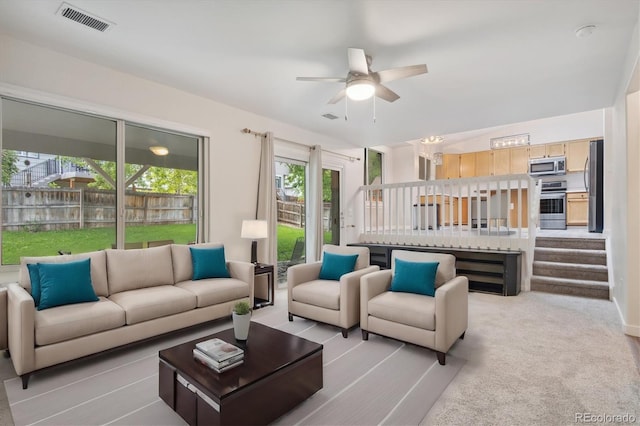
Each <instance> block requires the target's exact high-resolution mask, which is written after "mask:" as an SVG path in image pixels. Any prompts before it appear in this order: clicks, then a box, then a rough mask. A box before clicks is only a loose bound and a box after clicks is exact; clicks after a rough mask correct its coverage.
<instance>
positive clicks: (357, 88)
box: [347, 79, 376, 101]
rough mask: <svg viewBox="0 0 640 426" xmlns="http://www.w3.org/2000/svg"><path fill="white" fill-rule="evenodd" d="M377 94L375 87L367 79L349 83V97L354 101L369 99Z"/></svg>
mask: <svg viewBox="0 0 640 426" xmlns="http://www.w3.org/2000/svg"><path fill="white" fill-rule="evenodd" d="M375 92H376V88H375V86H374V85H373V83H372V82H371V81H369V80H367V79H355V80H352V81H350V82H349V83H347V96H348V97H349V99H351V100H352V101H363V100H365V99H369V98H370V97H372V96H373V94H374V93H375Z"/></svg>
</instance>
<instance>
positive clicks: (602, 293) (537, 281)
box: [531, 275, 609, 300]
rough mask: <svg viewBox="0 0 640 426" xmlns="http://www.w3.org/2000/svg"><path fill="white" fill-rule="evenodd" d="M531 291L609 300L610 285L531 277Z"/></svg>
mask: <svg viewBox="0 0 640 426" xmlns="http://www.w3.org/2000/svg"><path fill="white" fill-rule="evenodd" d="M531 290H532V291H543V292H545V293H555V294H568V295H572V296H582V297H592V298H595V299H606V300H609V283H606V282H602V281H588V280H572V279H567V278H556V277H541V276H536V275H534V276H532V277H531Z"/></svg>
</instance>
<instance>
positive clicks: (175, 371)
mask: <svg viewBox="0 0 640 426" xmlns="http://www.w3.org/2000/svg"><path fill="white" fill-rule="evenodd" d="M212 337H218V338H220V339H223V340H225V341H227V342H229V343H233V344H235V343H236V342H235V338H234V337H233V329H229V330H225V331H222V332H220V333H216V334H213V335H211V336H207V337H203V338H201V339H197V340H193V341H191V342H187V343H183V344H181V345H177V346H174V347H172V348H169V349H164V350H162V351H160V353H159V357H160V366H159V375H160V377H159V382H160V386H159V393H160V398H162V399H163V400H164V402H166V403H167V404H168V405H169V406H170V407H171V408H172V409H173V410H174V411H176V412H177V413H178V414H180V416H181V417H182V418H183V419H185V420H186V421H187V423H189V424H190V425H204V424H207V425H209V424H211V425H222V424H224V425H242V424H245V425H258V424H268V423H270V422H272V421H274V420H275V419H277V418H278V417H280V416H282V415H283V414H285V413H287V412H288V411H290V410H291V409H292V408H294V407H295V406H296V405H298V404H300V403H301V402H302V401H304V400H305V399H307V398H309V397H310V396H311V395H313V394H314V393H315V392H317V391H318V390H320V389H322V345H321V344H318V343H314V342H311V341H309V340H306V339H303V338H300V337H297V336H294V335H292V334H288V333H285V332H283V331H280V330H276V329H274V328H271V327H267V326H265V325H262V324H259V323H256V322H252V323H251V328H250V330H249V339H248V340H247V344H246V346H245V347H244V349H245V356H244V363H243V364H242V365H240V366H238V367H235V368H232V369H231V370H228V371H225V372H223V373H216V372H215V371H213V370H211V369H210V368H208V367H206V366H204V365H202V364H200V363H199V362H197V361H195V360H194V359H193V348H194V347H195V344H196V343H198V342H200V341H203V340H207V339H211V338H212Z"/></svg>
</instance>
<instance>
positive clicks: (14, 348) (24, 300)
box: [7, 283, 36, 375]
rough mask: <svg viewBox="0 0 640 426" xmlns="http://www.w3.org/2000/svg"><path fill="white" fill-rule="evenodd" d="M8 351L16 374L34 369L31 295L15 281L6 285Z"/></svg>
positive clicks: (32, 303) (34, 354) (33, 324)
mask: <svg viewBox="0 0 640 426" xmlns="http://www.w3.org/2000/svg"><path fill="white" fill-rule="evenodd" d="M7 314H8V316H7V325H8V335H9V352H10V353H11V359H12V361H13V366H14V368H15V370H16V373H17V374H18V375H22V374H24V373H29V372H31V371H33V370H34V369H35V363H36V350H35V334H36V333H35V315H36V307H35V303H34V301H33V298H32V297H31V295H30V294H29V293H28V292H27V291H26V290H25V289H24V288H22V287H20V286H19V285H18V284H16V283H11V284H9V285H7Z"/></svg>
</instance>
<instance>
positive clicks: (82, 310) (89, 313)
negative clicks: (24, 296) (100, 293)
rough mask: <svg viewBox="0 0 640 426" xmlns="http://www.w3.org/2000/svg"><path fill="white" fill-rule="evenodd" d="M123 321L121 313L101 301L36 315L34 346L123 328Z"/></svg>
mask: <svg viewBox="0 0 640 426" xmlns="http://www.w3.org/2000/svg"><path fill="white" fill-rule="evenodd" d="M124 321H125V315H124V310H123V309H122V308H121V307H120V306H118V305H117V304H115V303H113V302H111V301H110V300H108V299H105V298H104V297H100V298H99V300H98V301H97V302H88V303H76V304H73V305H65V306H58V307H56V308H51V309H45V310H43V311H36V314H35V343H36V345H37V346H43V345H50V344H52V343H58V342H63V341H65V340H71V339H75V338H77V337H81V336H87V335H89V334H95V333H99V332H101V331H106V330H111V329H114V328H118V327H122V326H123V325H124V324H125V322H124Z"/></svg>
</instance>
